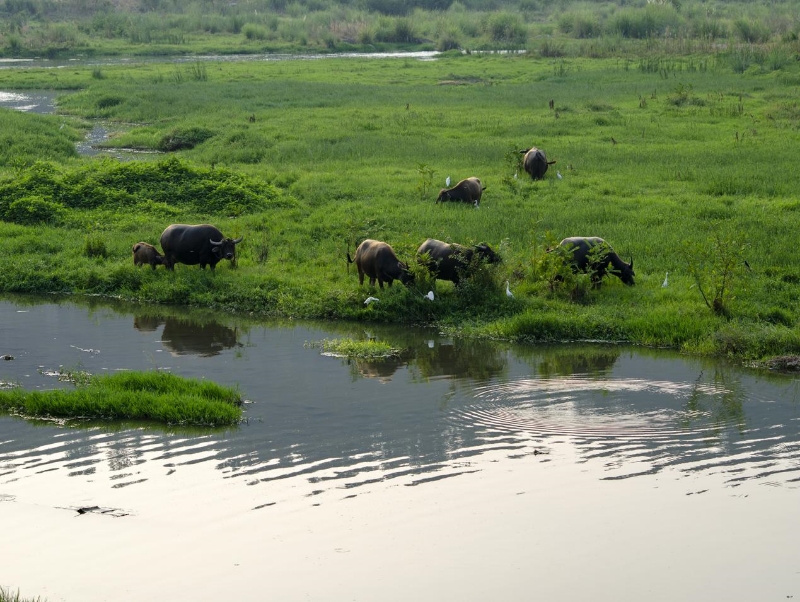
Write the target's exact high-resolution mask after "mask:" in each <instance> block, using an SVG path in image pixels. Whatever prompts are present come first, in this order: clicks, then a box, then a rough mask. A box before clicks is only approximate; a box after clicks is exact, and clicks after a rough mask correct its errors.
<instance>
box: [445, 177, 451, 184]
mask: <svg viewBox="0 0 800 602" xmlns="http://www.w3.org/2000/svg"><path fill="white" fill-rule="evenodd" d="M444 185H445V186H450V176H447V179H446V180H445V181H444Z"/></svg>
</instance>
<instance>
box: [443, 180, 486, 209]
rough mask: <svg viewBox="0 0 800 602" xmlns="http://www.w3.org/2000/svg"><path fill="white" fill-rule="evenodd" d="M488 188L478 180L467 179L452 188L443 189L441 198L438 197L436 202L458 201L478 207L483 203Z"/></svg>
mask: <svg viewBox="0 0 800 602" xmlns="http://www.w3.org/2000/svg"><path fill="white" fill-rule="evenodd" d="M484 190H486V187H485V186H483V185H482V184H481V181H480V180H479V179H478V178H467V179H466V180H461V181H460V182H459V183H458V184H456V185H455V186H453V187H452V188H442V190H440V191H439V196H438V197H436V202H437V203H439V202H444V201H456V202H461V203H469V204H471V205H475V206H476V207H477V206H478V205H479V204H480V202H481V196H482V195H483V191H484Z"/></svg>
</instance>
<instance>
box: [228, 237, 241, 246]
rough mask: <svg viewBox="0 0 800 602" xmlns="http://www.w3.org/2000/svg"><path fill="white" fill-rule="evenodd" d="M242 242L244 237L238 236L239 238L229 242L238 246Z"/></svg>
mask: <svg viewBox="0 0 800 602" xmlns="http://www.w3.org/2000/svg"><path fill="white" fill-rule="evenodd" d="M243 240H244V236H240V237H239V238H237V239H236V240H234V241H231V242H233V244H235V245H238V244H239V243H240V242H242V241H243Z"/></svg>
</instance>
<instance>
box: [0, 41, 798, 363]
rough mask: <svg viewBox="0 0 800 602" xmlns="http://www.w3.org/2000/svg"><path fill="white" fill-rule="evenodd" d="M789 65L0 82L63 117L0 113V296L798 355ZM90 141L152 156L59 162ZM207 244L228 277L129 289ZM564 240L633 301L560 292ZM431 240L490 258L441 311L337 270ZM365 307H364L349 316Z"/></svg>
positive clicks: (704, 59) (16, 73)
mask: <svg viewBox="0 0 800 602" xmlns="http://www.w3.org/2000/svg"><path fill="white" fill-rule="evenodd" d="M792 49H793V46H792V45H791V44H789V45H786V44H784V45H776V46H775V47H770V48H767V47H754V46H748V47H735V48H733V47H731V48H729V49H726V50H724V51H719V52H716V53H713V54H683V55H669V56H668V55H664V56H662V57H661V58H652V57H651V58H644V57H643V58H633V59H630V58H601V59H585V58H563V57H561V58H541V57H540V56H539V55H537V54H529V55H518V56H498V55H480V54H475V53H473V54H470V55H462V54H460V53H453V54H448V55H444V56H441V57H439V58H438V59H437V60H434V61H419V60H415V59H381V60H377V59H343V58H326V59H321V60H295V61H283V62H265V61H249V62H199V61H191V62H187V63H177V64H157V63H154V64H142V65H126V66H101V67H97V66H94V67H91V66H87V67H81V66H74V67H69V68H65V69H58V70H54V69H34V68H31V69H14V70H10V69H6V70H0V89H18V88H27V89H31V88H55V89H60V90H64V95H63V96H62V97H61V98H60V102H59V112H60V114H59V115H56V116H45V117H38V116H33V115H25V114H19V113H11V112H7V111H6V112H0V125H2V130H0V131H3V132H4V133H5V135H6V136H7V139H6V145H4V148H5V149H6V150H4V151H0V170H2V172H1V173H2V178H0V218H2V220H3V221H2V222H0V256H2V257H3V260H2V267H3V269H2V270H0V291H5V292H34V293H35V292H74V293H80V294H102V295H111V296H121V297H123V298H127V299H131V300H136V301H139V302H141V303H161V304H166V303H169V304H190V305H197V306H205V307H212V308H219V309H225V310H240V311H246V312H253V313H254V314H257V315H269V316H285V317H293V318H325V319H355V320H376V321H386V322H398V323H411V324H427V325H436V326H438V327H439V328H442V329H446V330H452V331H454V332H458V333H462V334H466V335H471V336H486V337H495V338H502V339H512V340H524V341H560V340H613V341H629V342H633V343H637V344H643V345H653V346H668V347H674V348H679V349H682V350H684V351H687V352H691V353H701V354H719V355H730V356H735V357H739V358H747V359H760V358H764V357H769V356H773V355H781V354H788V353H796V352H798V351H800V330H799V327H798V318H800V315H799V314H798V303H797V298H798V287H799V286H800V267H799V266H800V263H798V260H799V259H800V250H799V249H798V245H797V244H796V243H795V242H794V240H793V237H792V233H793V232H795V231H797V229H798V225H799V224H800V198H798V193H797V191H798V190H800V187H799V186H798V184H799V182H798V180H799V179H800V174H798V170H797V169H796V158H797V149H798V142H800V135H799V134H798V121H799V120H800V108H798V101H797V98H798V87H799V86H800V68H798V64H797V61H796V60H794V51H793V50H792ZM743 60H746V61H747V68H746V69H742V68H741V67H742V61H743ZM550 101H552V108H551V106H550V105H551V103H550ZM93 120H102V121H103V122H104V123H107V124H108V125H109V128H110V129H113V130H115V131H116V132H117V133H116V135H115V136H114V137H112V138H111V139H110V140H109V145H111V146H116V147H124V148H137V149H146V150H151V151H157V150H158V151H162V152H161V153H159V154H139V155H136V157H137V159H136V160H135V161H129V162H119V161H116V160H113V159H87V158H81V157H77V156H76V155H75V153H74V152H73V151H72V142H73V141H74V140H75V138H76V137H77V138H79V137H80V135H81V133H82V131H84V130H85V128H87V127H88V126H89V124H90V123H91V122H92V121H93ZM62 126H63V127H62ZM9 131H13V132H14V133H13V136H10V135H8V132H9ZM533 145H536V146H538V147H540V148H543V149H544V150H545V151H546V152H547V155H548V158H549V159H551V160H556V161H557V163H556V164H555V165H553V166H552V167H551V169H550V171H549V172H548V173H547V176H546V178H545V180H543V181H538V182H534V181H531V180H530V178H528V177H527V176H526V174H525V173H524V172H522V171H520V170H519V166H518V164H517V160H518V158H519V157H520V155H519V153H518V152H517V151H518V150H519V149H524V148H528V147H530V146H533ZM43 149H46V151H45V150H43ZM174 149H178V150H174ZM163 151H166V152H163ZM41 159H44V161H42V160H41ZM558 174H560V175H561V177H558ZM515 175H516V177H515ZM448 176H449V177H450V178H451V180H452V181H453V182H456V181H458V180H460V179H462V178H465V177H468V176H477V177H479V178H481V180H482V181H483V183H484V185H485V186H486V187H487V189H486V191H485V193H484V196H483V200H482V202H481V206H480V207H479V208H478V209H474V208H472V207H469V206H466V205H458V204H439V205H437V204H435V202H434V201H435V199H436V195H437V193H438V190H439V189H440V188H441V187H443V186H444V181H445V178H446V177H448ZM202 222H211V223H214V224H215V225H217V226H218V227H219V228H220V229H221V230H222V231H223V232H224V233H225V235H226V236H231V237H238V236H244V241H243V242H242V243H241V244H240V245H239V247H238V251H237V252H238V254H239V255H238V261H237V264H238V265H237V267H236V268H235V269H234V268H233V267H232V266H230V264H228V263H227V262H223V263H221V264H219V266H218V267H217V270H216V273H214V274H212V273H210V272H209V271H206V272H203V271H201V270H200V269H199V268H198V267H197V266H178V268H177V269H176V271H175V273H169V272H167V271H166V270H164V269H163V268H159V269H158V270H156V271H155V272H153V271H151V270H150V269H149V268H147V269H136V268H135V267H134V266H133V262H132V258H131V246H132V245H133V244H134V243H135V242H137V241H140V240H142V241H146V242H150V243H153V244H156V245H157V244H158V241H159V236H160V234H161V232H162V230H163V229H164V228H165V227H166V226H167V225H169V224H170V223H202ZM574 235H583V236H602V237H603V238H605V239H606V240H607V241H608V242H609V243H610V244H611V245H613V247H614V248H615V249H616V250H617V251H618V252H619V254H620V255H621V256H622V257H623V258H624V259H626V260H627V259H628V258H629V257H633V259H634V267H635V271H636V286H634V287H625V286H623V285H622V284H621V283H620V282H619V280H617V279H615V278H613V277H612V278H610V279H607V280H606V282H605V284H604V285H603V286H602V287H601V288H600V289H592V288H591V287H590V286H589V282H588V277H584V276H579V277H573V276H571V275H570V274H569V273H567V275H566V278H565V279H564V280H563V281H557V280H555V279H554V276H555V275H556V273H557V271H559V267H558V266H557V265H554V262H553V261H552V255H548V254H546V253H545V249H546V248H547V247H549V246H552V245H553V244H554V243H557V242H558V241H559V240H560V239H561V238H563V237H566V236H574ZM428 237H433V238H439V239H442V240H447V241H454V242H459V243H463V244H471V243H478V242H487V243H489V244H490V245H491V246H492V247H493V248H494V249H495V250H496V251H498V252H499V253H500V254H501V255H502V257H503V259H504V261H503V263H502V264H500V265H499V266H497V267H492V268H491V269H490V268H489V267H483V268H482V269H481V270H480V271H479V273H478V274H476V276H475V277H474V278H473V279H471V280H470V281H467V282H466V283H464V284H463V285H461V286H459V287H458V288H454V287H453V286H452V285H451V284H450V283H447V282H441V281H440V282H439V283H438V285H437V286H436V300H435V301H434V302H430V301H429V300H428V299H426V298H424V295H425V293H427V291H428V290H429V289H430V288H432V284H431V283H430V281H429V279H426V278H425V275H424V273H422V272H421V271H420V270H418V269H416V268H412V269H414V270H415V271H417V276H418V278H417V280H418V284H417V286H416V287H410V288H405V287H402V286H399V285H395V286H394V287H392V288H391V289H387V290H384V291H377V292H376V291H374V290H371V289H369V288H368V287H366V286H364V287H359V285H358V279H357V276H356V274H355V270H354V269H352V266H351V269H350V270H349V271H348V266H347V263H346V261H345V254H346V252H347V251H349V252H350V253H351V255H352V253H353V251H354V249H355V246H356V244H357V243H358V242H359V241H360V240H363V239H364V238H376V239H379V240H384V241H386V242H388V243H390V244H391V245H392V246H393V247H394V249H395V251H396V252H397V253H398V255H399V257H400V259H402V260H405V261H408V262H410V263H411V264H412V266H413V264H414V253H415V251H416V249H417V247H418V246H419V245H420V244H421V243H422V242H423V241H424V240H425V239H426V238H428ZM745 262H746V264H745ZM747 266H749V268H748V267H747ZM667 272H668V273H669V277H668V281H669V284H668V286H667V287H662V283H663V281H664V279H665V275H666V273H667ZM506 280H509V281H510V287H511V290H512V291H513V292H514V297H513V299H509V298H507V297H506V294H505V282H506ZM368 295H374V296H377V297H379V298H380V302H378V303H372V304H371V305H369V306H365V305H364V300H365V299H366V297H367V296H368Z"/></svg>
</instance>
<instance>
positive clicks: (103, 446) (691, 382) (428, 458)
mask: <svg viewBox="0 0 800 602" xmlns="http://www.w3.org/2000/svg"><path fill="white" fill-rule="evenodd" d="M226 319H227V320H228V322H226V324H222V323H219V324H218V323H215V322H209V321H208V317H207V316H205V317H204V320H205V321H204V323H203V324H204V325H203V327H202V328H201V327H198V328H197V329H196V331H194V332H191V333H190V334H192V338H191V340H190V343H191V344H190V345H187V346H186V347H185V348H184V349H185V351H184V353H181V354H179V355H174V354H172V353H171V349H170V347H169V346H168V345H169V344H173V345H174V340H172V341H170V340H165V338H164V336H163V335H164V328H165V326H164V320H163V319H162V320H159V319H155V320H150V322H152V323H148V324H149V325H147V326H145V321H144V320H143V319H138V324H139V327H138V328H134V318H133V316H132V315H128V314H125V313H124V312H122V313H117V312H115V311H112V310H111V309H108V308H106V307H103V306H99V307H95V308H93V309H91V310H87V309H86V308H83V307H80V306H77V305H73V304H65V305H60V306H58V305H53V304H47V305H30V306H25V307H18V306H13V305H11V304H8V303H0V324H3V326H2V332H1V338H2V341H3V345H4V348H3V349H2V350H0V351H2V352H3V353H8V354H10V355H13V356H14V357H15V360H13V361H10V362H0V381H3V382H18V383H20V384H21V385H22V386H24V387H26V388H31V389H32V388H50V387H54V386H69V385H65V384H63V383H61V384H60V383H58V382H57V380H56V379H55V378H54V377H53V376H47V374H48V373H50V374H52V373H55V372H57V371H58V369H59V366H62V367H63V368H64V369H67V370H77V369H80V370H87V371H89V372H92V373H103V372H113V371H116V370H124V369H137V370H151V369H164V370H170V371H172V372H175V373H177V374H181V375H184V376H190V377H197V378H208V379H211V380H215V381H218V382H220V383H222V384H226V385H238V386H239V387H240V389H241V390H242V392H243V394H244V396H245V398H246V399H248V400H249V401H250V402H251V403H248V405H246V406H245V415H246V417H247V421H246V423H245V424H242V425H241V426H240V427H239V428H236V429H230V430H227V431H225V432H207V431H204V432H197V431H195V432H187V431H185V430H184V431H181V430H180V429H178V430H176V429H172V430H171V431H170V430H168V429H167V430H165V429H163V428H152V427H148V428H143V427H138V428H133V427H130V426H129V427H122V428H120V427H115V426H110V427H109V426H108V425H104V426H95V427H92V428H86V427H83V428H67V427H63V426H59V425H46V424H45V425H42V423H30V422H27V421H24V420H20V419H17V418H8V417H6V418H0V475H2V476H0V487H2V483H3V482H10V481H16V480H18V479H41V480H42V482H47V481H48V479H55V478H57V476H56V475H61V476H63V475H65V474H66V475H68V476H70V478H76V479H92V480H93V481H94V482H99V483H106V484H107V485H108V486H110V487H112V488H115V489H118V488H125V487H128V486H131V485H136V486H139V485H140V484H142V483H146V482H152V481H153V480H159V479H162V478H164V476H169V475H179V474H182V473H185V472H186V471H187V467H188V466H196V465H207V466H211V467H213V468H214V469H215V470H214V472H215V473H216V474H219V475H222V476H223V478H224V479H226V480H229V481H230V482H231V483H240V484H245V485H248V486H250V487H255V488H256V489H257V490H258V489H259V488H261V489H262V490H263V491H274V489H273V488H274V485H275V484H276V483H287V484H289V483H295V484H297V483H303V486H302V487H300V488H299V489H298V490H297V491H300V490H307V493H308V494H309V495H310V494H313V495H320V494H321V493H324V492H333V491H336V490H353V489H355V490H363V489H364V488H370V487H374V486H376V484H378V483H398V484H406V485H411V484H417V483H425V482H428V481H430V480H441V479H442V478H448V477H452V476H457V475H459V474H464V473H466V472H472V471H475V470H480V466H481V463H482V462H483V461H485V459H486V458H488V457H490V456H496V455H497V454H500V455H501V456H503V457H506V458H512V459H513V458H524V457H528V458H530V457H534V456H541V458H542V461H545V462H549V461H550V460H551V459H553V458H555V457H556V455H558V453H559V452H558V451H557V450H558V448H559V446H561V445H563V444H568V445H570V446H571V447H573V448H574V450H575V452H576V454H577V456H578V458H580V461H581V462H584V463H586V464H587V465H591V466H593V467H594V469H595V470H596V471H597V472H598V477H599V478H606V479H618V478H624V477H631V476H635V475H637V474H648V473H656V472H660V471H664V470H667V469H674V470H677V471H679V472H680V473H683V474H694V475H699V476H700V477H701V478H706V477H710V476H711V475H715V478H718V477H719V476H720V475H722V476H723V479H724V481H725V482H728V483H729V484H735V483H737V482H742V481H743V480H748V479H763V480H769V481H773V480H774V481H777V482H779V483H785V484H789V483H791V482H793V481H794V480H795V479H797V478H798V477H800V468H799V467H800V462H798V458H800V448H799V447H798V441H799V440H800V436H799V435H798V430H799V429H798V427H800V423H799V421H798V417H797V414H798V412H797V404H796V403H795V401H794V399H795V398H794V395H795V393H796V391H795V388H794V387H795V385H794V384H793V381H791V380H790V379H775V378H762V377H758V376H754V375H753V374H750V373H747V372H743V371H740V370H737V369H734V368H731V367H730V366H726V365H724V364H718V363H714V362H709V361H705V360H693V359H688V358H684V357H679V356H677V355H675V354H669V353H656V352H652V351H650V352H648V351H640V350H634V351H631V350H627V349H621V348H611V349H612V351H611V352H605V353H604V354H600V358H599V359H597V358H595V360H596V362H595V363H596V365H597V366H599V367H598V368H596V369H593V368H591V366H592V365H595V364H593V363H592V360H591V357H590V358H589V359H588V360H587V359H586V357H585V356H584V355H582V354H581V353H577V354H576V355H575V357H574V358H573V357H572V356H571V355H570V354H565V353H563V349H564V348H558V349H560V351H554V350H551V349H542V350H538V349H536V348H530V347H527V348H524V347H519V348H517V347H509V346H501V347H497V348H496V349H495V348H493V347H486V346H485V345H484V346H471V345H469V344H466V343H464V344H460V343H458V344H457V343H454V341H452V340H448V339H440V338H438V337H436V336H433V335H431V333H430V331H422V332H417V333H414V332H412V331H409V330H408V329H398V330H396V331H392V330H391V329H382V330H381V331H379V334H377V335H375V331H376V329H372V330H371V332H372V333H373V336H380V337H384V338H385V339H386V340H388V341H389V342H390V343H392V344H393V346H395V344H396V343H397V341H401V342H402V344H401V345H400V346H401V347H403V348H406V349H407V351H406V355H405V356H404V359H403V360H402V361H399V362H397V363H396V364H394V365H392V366H391V370H393V373H392V375H391V377H390V378H385V377H381V378H364V377H362V376H361V375H362V374H363V371H360V370H354V369H353V366H352V364H348V362H347V360H344V359H341V358H334V357H327V356H324V355H322V354H321V353H320V350H319V349H318V348H316V347H313V346H309V345H307V344H306V343H308V342H313V341H319V340H322V339H325V338H334V337H337V336H353V337H356V338H358V337H360V336H361V335H362V334H363V328H362V327H359V326H354V327H353V330H352V331H347V330H346V328H347V327H344V326H342V325H333V324H331V325H329V326H328V327H320V326H318V325H294V326H293V327H289V328H272V327H262V326H256V325H252V324H238V323H237V322H236V320H235V319H234V318H231V317H227V318H226ZM186 320H187V321H190V320H191V315H187V316H186ZM337 328H338V329H339V330H338V331H337V330H336V329H337ZM343 329H344V330H343ZM189 331H191V329H189ZM393 332H394V333H395V334H394V338H392V337H393V335H392V333H393ZM221 333H222V334H221ZM195 335H196V336H195ZM182 336H183V335H182ZM187 336H188V335H187ZM204 337H206V338H204ZM231 337H232V338H231ZM229 339H230V340H229ZM220 340H224V341H226V342H225V344H224V345H222V346H221V345H220ZM431 342H433V346H431V344H430V343H431ZM206 347H208V349H210V350H213V354H211V353H204V349H205V348H206ZM555 353H561V355H560V356H559V357H557V358H555V359H554V355H553V354H555ZM465 357H466V358H468V361H464V358H465ZM480 358H483V360H484V361H485V363H486V364H487V365H488V366H489V368H488V369H483V367H482V366H479V365H474V364H476V363H477V362H479V360H480ZM551 360H552V361H551ZM570 362H572V364H571V363H570ZM542 365H548V366H551V367H552V366H553V365H558V366H559V370H562V372H564V374H562V375H560V376H557V377H556V376H552V375H548V376H546V377H543V376H540V375H539V374H538V370H539V367H540V366H542ZM570 365H576V366H579V367H580V370H581V372H580V373H579V374H573V375H569V374H566V372H567V371H568V368H569V366H570ZM587 366H588V367H587ZM454 375H458V376H454ZM48 475H49V476H48ZM58 478H60V477H58ZM288 490H291V487H289V488H288V489H287V491H288ZM264 503H267V502H264Z"/></svg>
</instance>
